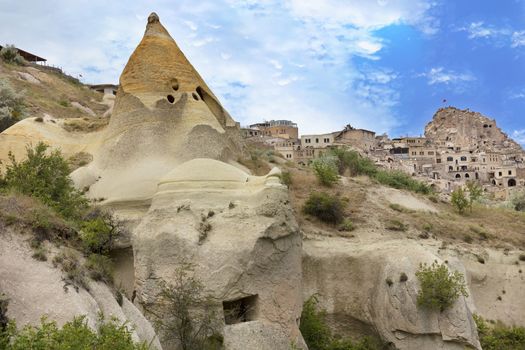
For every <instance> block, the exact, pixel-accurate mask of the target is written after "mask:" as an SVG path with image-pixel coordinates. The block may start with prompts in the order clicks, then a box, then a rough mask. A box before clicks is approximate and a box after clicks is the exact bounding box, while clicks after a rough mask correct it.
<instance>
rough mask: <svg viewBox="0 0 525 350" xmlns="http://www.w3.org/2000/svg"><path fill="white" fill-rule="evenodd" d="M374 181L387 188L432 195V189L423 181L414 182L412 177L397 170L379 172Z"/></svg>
mask: <svg viewBox="0 0 525 350" xmlns="http://www.w3.org/2000/svg"><path fill="white" fill-rule="evenodd" d="M374 179H376V180H377V182H379V183H380V184H383V185H385V186H389V187H393V188H397V189H404V190H409V191H412V192H416V193H422V194H430V193H432V189H431V188H430V186H428V185H427V184H424V183H423V182H421V181H418V180H414V179H413V178H412V176H410V175H408V174H406V173H404V172H402V171H396V170H378V171H377V173H376V174H375V175H374Z"/></svg>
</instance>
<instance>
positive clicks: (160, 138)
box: [73, 13, 241, 200]
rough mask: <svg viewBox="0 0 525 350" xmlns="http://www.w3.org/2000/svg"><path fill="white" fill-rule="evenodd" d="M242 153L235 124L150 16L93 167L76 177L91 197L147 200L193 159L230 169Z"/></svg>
mask: <svg viewBox="0 0 525 350" xmlns="http://www.w3.org/2000/svg"><path fill="white" fill-rule="evenodd" d="M240 152H241V146H240V140H239V127H238V124H237V123H235V121H233V119H232V118H231V117H230V115H229V114H228V113H227V112H226V111H225V109H224V108H223V107H222V106H221V104H220V103H219V102H218V100H217V98H216V97H215V96H214V95H213V93H212V92H211V91H210V89H209V88H208V86H207V85H206V83H205V82H204V81H203V79H202V78H201V77H200V75H199V73H197V71H196V70H195V68H194V67H193V66H192V65H191V64H190V62H189V61H188V60H187V59H186V57H185V56H184V54H183V53H182V51H181V50H180V49H179V47H178V46H177V44H176V43H175V41H174V40H173V39H172V38H171V36H170V35H169V33H168V32H167V30H166V29H165V28H164V27H163V26H162V24H161V23H160V21H159V18H158V16H157V15H156V14H155V13H152V14H151V15H150V16H149V18H148V24H147V27H146V32H145V34H144V37H143V39H142V41H141V42H140V44H139V45H138V47H137V48H136V49H135V51H134V52H133V54H132V55H131V57H130V59H129V61H128V63H127V65H126V67H125V68H124V71H123V73H122V75H121V77H120V89H119V91H118V93H117V97H116V101H115V107H114V110H113V115H112V117H111V121H110V123H109V125H108V127H107V129H106V131H105V133H104V135H102V137H101V140H100V147H99V148H98V150H97V151H96V152H95V155H94V161H93V163H91V164H90V166H89V167H88V168H81V169H79V170H78V171H77V172H76V173H74V174H73V177H74V179H75V181H76V183H77V184H78V185H79V186H81V187H83V188H85V187H89V188H90V191H89V194H90V195H91V196H92V197H97V198H99V197H104V198H106V199H109V200H129V199H133V198H148V197H149V198H150V197H151V196H152V195H153V194H154V193H155V190H156V186H157V183H158V180H159V179H160V178H162V176H164V175H165V174H166V173H167V172H169V171H171V169H173V167H174V166H176V165H178V164H181V163H183V162H185V161H188V160H190V159H194V158H211V159H217V160H221V161H226V162H227V161H231V160H235V159H237V158H238V155H239V153H240Z"/></svg>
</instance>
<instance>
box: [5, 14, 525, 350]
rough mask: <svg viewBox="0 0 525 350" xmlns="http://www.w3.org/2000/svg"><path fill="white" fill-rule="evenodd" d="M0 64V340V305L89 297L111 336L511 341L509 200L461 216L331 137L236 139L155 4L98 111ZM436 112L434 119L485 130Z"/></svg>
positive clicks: (516, 264)
mask: <svg viewBox="0 0 525 350" xmlns="http://www.w3.org/2000/svg"><path fill="white" fill-rule="evenodd" d="M165 58H169V59H165ZM0 67H1V69H2V70H1V71H0V74H1V75H0V78H1V79H5V80H7V81H9V84H10V85H11V86H12V87H13V89H15V90H16V91H17V92H21V91H22V90H25V92H24V104H25V106H26V107H25V112H24V113H25V115H24V116H25V117H26V118H25V119H23V120H21V121H19V122H17V123H16V124H14V125H13V126H11V127H10V128H8V129H6V130H4V131H3V132H1V133H0V160H2V161H3V164H2V167H3V168H2V170H6V169H7V170H8V171H3V172H2V176H1V177H0V232H1V233H0V321H1V322H0V344H3V343H1V341H3V340H4V339H11V340H13V339H18V338H17V333H16V332H15V331H13V327H11V328H9V327H7V322H6V320H11V321H16V322H17V324H18V326H19V328H20V327H21V326H23V325H25V324H32V325H39V324H40V322H41V321H40V319H41V317H42V316H43V315H48V317H49V318H50V319H51V320H55V321H57V327H62V326H63V325H67V326H64V327H63V328H62V330H64V329H65V331H67V330H68V329H70V328H68V327H69V324H68V322H70V321H72V320H73V319H74V317H77V316H82V315H83V316H84V320H85V328H86V329H94V330H99V331H100V328H97V327H100V325H99V323H100V320H98V319H97V315H98V314H99V313H100V312H103V313H104V314H105V315H106V316H107V317H108V318H111V317H114V318H115V321H114V322H117V324H119V325H123V326H122V327H121V330H123V333H124V334H123V335H122V332H121V333H120V336H119V338H118V339H121V338H126V341H127V343H126V344H127V346H125V347H124V346H122V349H125V350H128V349H130V350H131V349H146V348H149V349H166V350H172V349H173V350H179V349H182V348H184V349H192V350H197V349H199V350H200V349H213V350H219V349H225V350H246V349H249V350H290V349H302V350H308V347H310V350H317V349H321V350H332V349H341V350H355V349H366V350H380V349H381V350H382V349H399V350H412V349H423V350H427V349H428V350H434V349H441V350H463V349H476V350H482V346H485V344H486V339H485V338H486V335H487V334H488V333H490V331H491V330H492V329H495V330H496V331H499V330H500V329H501V330H503V331H502V334H503V335H501V336H500V338H502V339H503V340H501V339H499V338H498V341H500V340H501V341H506V340H508V338H512V336H513V335H516V337H515V338H516V339H517V340H516V342H521V343H519V344H518V345H520V346H521V345H523V344H525V340H523V341H522V340H521V338H519V335H520V334H522V333H525V329H524V328H515V329H511V328H508V327H509V326H516V327H524V326H525V312H524V310H525V299H524V298H523V284H524V281H525V274H524V272H523V269H524V268H525V229H524V228H525V212H523V211H521V212H520V211H517V210H514V208H504V207H503V206H501V207H498V206H495V205H494V204H491V202H489V201H486V200H485V199H483V198H482V199H481V200H479V201H476V203H474V204H473V206H472V210H471V211H470V210H467V211H466V212H465V213H461V214H460V213H458V212H457V211H456V210H455V209H454V208H453V206H452V205H451V204H450V203H449V202H448V200H447V197H446V196H440V195H439V194H438V193H434V192H433V190H432V189H431V187H430V186H428V185H426V184H423V183H421V182H419V181H417V179H416V178H414V177H412V176H410V175H407V174H405V173H401V172H394V171H391V170H386V169H382V168H378V167H377V166H376V165H375V164H374V163H373V162H372V161H370V160H369V159H366V158H363V157H361V156H360V155H359V154H358V153H356V152H354V151H351V150H349V149H340V150H339V151H337V152H338V153H336V151H333V152H334V155H333V157H331V158H329V159H328V160H326V159H325V158H323V159H321V160H318V161H319V163H316V162H314V164H313V165H312V166H299V165H294V164H293V163H291V162H287V161H286V159H284V158H282V157H281V156H279V155H277V154H275V153H274V152H273V151H272V150H270V149H268V148H267V147H260V146H259V145H257V144H250V145H245V144H244V143H243V141H242V139H241V138H240V130H239V126H238V124H237V123H236V122H235V121H234V120H233V119H232V118H231V116H230V115H229V114H228V112H227V111H226V110H225V109H224V108H223V106H222V105H221V104H220V102H219V101H218V99H217V98H216V95H215V94H214V93H213V92H212V91H211V89H210V88H209V87H208V86H207V85H206V84H205V82H204V80H203V79H202V78H201V76H200V75H199V73H198V72H197V70H196V69H195V68H194V67H193V66H192V65H191V63H190V62H189V61H188V60H187V59H186V57H185V56H184V54H183V53H182V51H181V50H180V48H179V47H178V45H177V44H176V42H175V40H173V38H171V36H170V35H169V33H168V32H167V30H166V29H165V28H164V26H163V25H162V24H161V22H160V19H159V17H158V16H157V15H156V14H155V13H152V14H151V15H150V16H149V17H148V20H147V24H146V31H145V33H144V37H143V38H142V40H141V42H140V43H139V45H138V46H137V48H136V50H135V51H134V53H133V54H132V55H131V57H130V59H129V61H128V63H127V65H126V68H125V69H124V71H123V73H122V76H121V80H120V82H121V85H120V88H119V91H118V93H117V96H116V97H115V98H114V99H115V103H114V109H112V106H113V103H112V102H113V100H112V99H113V97H112V98H111V99H108V98H107V97H106V98H103V97H102V96H101V95H100V94H98V93H95V92H92V91H90V90H89V89H88V88H87V87H85V86H83V85H82V84H79V83H78V82H76V81H74V80H71V79H70V78H67V77H65V76H62V75H61V74H58V73H56V72H49V71H47V70H46V69H45V68H37V67H20V66H14V65H6V64H2V65H1V66H0ZM20 73H24V74H20ZM24 77H25V78H24ZM31 77H32V78H31ZM77 103H78V105H77ZM74 106H77V107H74ZM78 106H80V107H78ZM90 111H91V112H90ZM108 111H111V114H110V113H107V112H108ZM443 113H445V114H446V115H445V116H443ZM448 113H452V114H455V113H456V111H451V110H447V111H441V112H439V113H438V116H437V117H435V120H434V124H431V125H430V126H429V131H428V132H429V133H434V134H433V135H434V137H436V138H438V139H441V138H443V137H445V139H444V142H447V140H446V136H444V134H443V133H441V128H444V129H447V128H448V131H447V132H449V133H451V134H452V135H456V137H457V138H458V139H457V140H456V139H455V141H458V142H460V141H461V139H465V138H466V139H469V140H474V139H475V140H483V139H484V137H488V136H489V134H487V131H483V130H484V129H490V128H489V127H488V126H487V128H485V127H484V124H480V125H481V129H482V130H481V131H479V130H478V131H475V132H474V131H472V132H471V131H469V130H470V129H469V128H470V127H471V126H472V125H471V124H468V123H463V122H461V120H464V119H471V118H470V117H469V118H463V117H461V116H459V117H458V116H454V117H450V116H449V115H448ZM457 113H459V112H457ZM461 113H468V112H461ZM461 113H460V114H461ZM454 118H457V120H458V122H457V125H458V126H457V130H456V132H455V133H454V132H452V130H451V128H452V127H453V125H455V124H454V122H452V121H451V120H455V119H454ZM483 118H484V117H483ZM483 118H482V117H480V118H479V121H480V123H488V121H486V120H485V119H483ZM441 122H442V123H443V124H439V125H438V124H437V123H441ZM433 125H435V126H433ZM451 125H452V126H451ZM487 125H488V124H487ZM493 133H495V134H496V136H494V135H493ZM484 135H485V136H484ZM490 136H491V137H492V136H494V137H496V139H497V140H500V141H501V142H500V141H498V142H499V143H498V144H497V145H494V147H514V146H513V145H512V144H511V143H510V141H509V140H508V139H506V138H505V137H504V135H500V134H499V131H498V129H496V126H495V124H494V126H493V127H492V132H491V134H490ZM39 142H44V143H45V144H48V145H49V149H48V148H46V146H44V145H43V144H41V143H39ZM28 144H31V145H32V146H31V147H32V148H31V147H30V148H29V149H26V148H27V146H28ZM482 146H483V143H480V144H479V147H482ZM59 150H60V152H58V151H59ZM10 153H11V154H13V155H14V157H15V158H16V160H17V162H14V163H11V161H10V159H9V157H8V154H10ZM26 158H27V160H26ZM24 160H26V161H24ZM324 161H326V163H323V162H324ZM319 174H321V175H319ZM323 174H324V175H323ZM327 174H328V176H326V175H327ZM351 174H355V175H354V176H351ZM365 174H366V175H365ZM323 176H325V177H327V178H329V179H328V180H329V181H328V180H326V178H325V180H326V181H325V182H324V184H322V182H321V181H319V180H320V179H323ZM436 264H437V265H436ZM430 266H438V268H439V269H440V270H438V272H439V271H441V272H440V273H435V271H434V272H432V271H431V272H432V273H431V274H430V275H429V274H426V275H425V274H424V272H425V269H426V268H429V269H430ZM422 276H423V277H422ZM425 276H427V277H428V276H430V277H431V279H430V283H425V282H429V279H426V280H425ZM451 276H452V277H451ZM436 281H437V283H436ZM429 284H430V287H428V286H429ZM448 287H450V288H452V289H454V290H452V291H447V290H445V291H443V289H445V288H448ZM429 290H430V292H429ZM425 293H427V294H425ZM428 293H430V296H429V294H428ZM432 293H435V294H432ZM312 300H313V301H314V305H313V308H314V309H315V308H318V313H316V312H317V311H316V310H313V311H312V308H309V306H310V307H311V306H312V304H311V303H312ZM428 300H430V301H428ZM425 302H426V303H425ZM6 306H8V307H7V308H6ZM483 319H484V320H486V322H487V324H489V325H488V326H487V327H488V328H483V327H482V325H483V323H481V322H483V321H482V320H483ZM480 320H481V321H480ZM309 322H310V323H309ZM308 325H310V326H311V327H307V326H308ZM77 326H78V325H77ZM5 329H8V331H10V332H14V335H13V334H11V335H9V334H8V336H7V338H5V336H4V334H5V332H4V331H5ZM22 332H23V331H22ZM55 332H58V331H57V330H55ZM505 332H507V333H505ZM512 332H514V333H512ZM33 333H34V334H33V335H32V336H34V337H37V336H38V335H39V334H43V332H33ZM99 333H103V332H99ZM35 334H36V335H35ZM82 334H84V335H85V334H86V332H82ZM509 334H510V335H509ZM18 337H19V338H23V337H20V335H19V334H18ZM75 337H80V333H76V334H75V336H73V337H70V338H73V340H75V339H76V338H75ZM44 338H46V337H44ZM48 338H49V337H48ZM69 340H71V339H69ZM511 340H512V339H511ZM58 341H63V339H61V340H58ZM316 341H319V342H320V343H319V344H318V346H317V347H316V345H315V342H316ZM139 342H145V343H142V345H143V346H142V345H141V347H139V345H137V346H135V345H136V344H138V343H139ZM4 343H5V342H4ZM134 343H136V344H135V345H133V344H134ZM359 344H360V345H359ZM362 344H365V345H366V344H368V345H366V347H365V345H363V346H361V345H362ZM19 348H23V347H19ZM101 348H103V347H101ZM496 348H497V347H496ZM487 349H488V348H487ZM492 349H494V348H492ZM492 349H490V350H492ZM509 349H512V348H509Z"/></svg>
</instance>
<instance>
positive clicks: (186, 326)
mask: <svg viewBox="0 0 525 350" xmlns="http://www.w3.org/2000/svg"><path fill="white" fill-rule="evenodd" d="M159 302H160V303H161V304H162V309H161V312H159V313H156V312H155V311H153V310H151V309H149V310H148V312H150V313H151V314H152V315H153V318H154V324H155V326H156V328H157V330H158V331H159V332H160V334H161V336H162V338H163V340H164V341H165V342H167V343H171V344H174V345H175V344H176V345H178V348H180V349H182V350H201V349H206V350H212V349H217V350H218V349H220V348H221V345H222V338H221V336H220V335H219V334H218V330H219V329H220V328H221V323H222V322H221V321H220V320H219V319H218V317H217V315H216V313H215V312H214V311H213V305H212V302H211V298H210V296H209V295H207V294H205V290H204V285H203V284H202V283H201V282H200V281H199V280H197V279H196V278H195V277H194V266H193V265H192V264H189V263H186V262H182V263H180V264H179V265H178V266H177V267H175V274H174V279H173V284H166V283H162V284H161V292H160V294H159Z"/></svg>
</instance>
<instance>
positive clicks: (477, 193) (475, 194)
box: [467, 181, 483, 212]
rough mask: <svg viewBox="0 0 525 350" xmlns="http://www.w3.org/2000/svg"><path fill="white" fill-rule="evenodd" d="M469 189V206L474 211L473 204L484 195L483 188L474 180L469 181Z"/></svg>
mask: <svg viewBox="0 0 525 350" xmlns="http://www.w3.org/2000/svg"><path fill="white" fill-rule="evenodd" d="M467 191H468V206H469V209H470V211H471V212H472V206H473V204H474V202H477V201H479V200H480V199H481V197H482V196H483V188H482V187H481V185H480V184H478V183H477V182H474V181H468V182H467Z"/></svg>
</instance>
